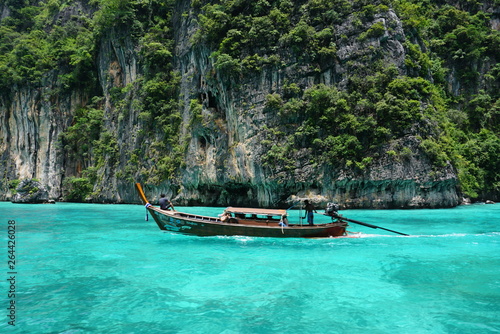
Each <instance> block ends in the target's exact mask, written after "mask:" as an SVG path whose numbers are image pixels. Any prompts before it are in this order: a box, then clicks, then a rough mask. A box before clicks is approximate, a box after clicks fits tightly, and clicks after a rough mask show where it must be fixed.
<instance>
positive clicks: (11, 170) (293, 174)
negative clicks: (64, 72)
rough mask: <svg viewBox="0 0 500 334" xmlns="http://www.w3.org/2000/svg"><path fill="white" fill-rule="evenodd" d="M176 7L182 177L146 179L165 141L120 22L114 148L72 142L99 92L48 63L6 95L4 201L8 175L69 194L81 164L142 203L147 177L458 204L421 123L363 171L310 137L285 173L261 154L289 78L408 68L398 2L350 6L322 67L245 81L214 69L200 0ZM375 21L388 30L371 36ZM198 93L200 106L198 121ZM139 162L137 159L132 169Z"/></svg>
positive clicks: (285, 199) (345, 202)
mask: <svg viewBox="0 0 500 334" xmlns="http://www.w3.org/2000/svg"><path fill="white" fill-rule="evenodd" d="M176 6H177V7H176V9H175V11H174V12H175V15H174V18H173V22H174V23H173V29H174V34H173V36H174V41H175V47H174V49H173V50H174V54H173V58H172V63H173V69H174V71H175V72H177V73H178V74H179V75H180V82H179V91H178V99H179V102H180V103H179V104H180V126H179V133H180V135H179V142H180V143H181V144H180V146H182V147H183V148H184V150H183V151H181V152H180V154H182V161H183V163H182V164H180V165H178V169H177V174H176V177H174V178H170V179H167V178H160V179H156V181H155V182H149V183H148V182H147V180H151V177H149V178H148V177H146V176H145V175H146V174H148V173H150V172H151V170H155V163H154V161H158V156H157V155H158V154H162V150H161V148H158V147H157V146H158V144H157V142H158V140H159V138H161V133H160V132H161V131H160V130H158V129H157V128H156V129H155V128H154V127H153V128H151V127H148V126H146V123H145V121H144V115H141V108H140V107H138V106H137V105H136V104H134V101H135V102H137V101H140V100H141V98H142V96H141V92H140V90H139V88H138V87H139V86H140V85H141V80H143V78H144V75H145V73H144V69H143V67H142V65H141V59H142V56H141V50H140V48H139V47H138V42H137V39H135V38H133V37H131V34H130V33H129V32H128V31H123V30H122V31H119V32H117V31H116V30H113V29H110V30H109V31H108V32H107V33H105V34H103V35H102V37H101V39H100V42H99V43H98V50H97V52H96V54H97V58H96V62H95V69H96V73H97V74H98V78H99V86H100V87H99V88H100V90H101V91H102V94H103V96H104V99H103V102H102V105H101V107H102V109H103V110H104V116H103V125H102V130H103V132H104V131H105V132H107V133H108V134H109V135H110V137H109V138H111V139H112V140H115V146H114V148H115V152H111V153H109V152H108V153H105V154H103V155H102V159H101V160H100V162H99V163H96V159H94V160H92V159H90V160H87V162H86V164H87V165H85V164H83V165H82V163H81V161H82V160H81V159H74V158H71V157H70V156H69V155H68V154H67V153H65V152H64V150H62V148H61V143H60V135H61V133H63V132H64V131H66V130H67V129H68V127H69V126H71V125H72V124H73V123H74V117H75V110H76V109H77V108H80V107H85V106H87V105H88V104H89V103H90V96H88V93H85V90H83V89H82V90H73V91H71V92H69V93H62V94H58V93H57V91H58V88H60V86H61V82H59V81H58V79H57V74H58V72H57V70H54V71H51V72H49V73H47V74H46V75H45V76H44V80H43V84H42V85H41V86H39V87H33V86H31V85H27V86H22V87H21V86H13V87H11V91H10V92H9V93H8V94H3V95H2V96H1V100H0V115H1V118H2V122H1V123H0V137H1V145H0V154H1V159H2V162H3V163H2V167H0V172H1V173H2V177H3V180H4V185H3V190H2V196H3V197H2V198H3V199H6V198H7V197H8V191H7V181H8V180H13V179H25V178H37V179H39V180H40V181H41V182H42V183H43V184H45V185H47V187H48V190H49V196H50V197H51V198H55V199H59V198H61V196H63V183H64V182H63V181H64V179H65V178H68V177H71V176H76V177H80V176H82V174H81V173H82V170H84V169H85V168H88V167H91V166H92V165H93V166H94V167H96V168H95V169H94V177H93V178H92V180H94V182H93V183H92V186H93V193H92V194H91V195H90V197H89V198H90V199H91V200H93V201H96V202H119V203H138V202H139V201H138V198H137V196H136V194H135V191H134V188H133V182H134V180H137V181H142V182H146V183H148V184H147V185H146V192H148V194H149V195H150V196H151V197H152V199H153V200H155V197H157V196H158V194H159V193H160V192H166V193H167V195H168V196H169V197H171V198H173V201H174V203H177V204H185V205H194V204H196V205H221V206H222V205H228V204H230V205H241V206H243V205H245V206H247V205H248V206H273V207H275V206H281V207H283V206H287V205H288V204H289V203H293V202H294V201H296V200H300V199H304V198H312V199H313V200H314V201H316V202H317V203H322V204H325V203H326V202H329V201H335V202H338V203H340V204H341V206H343V207H352V208H354V207H356V208H422V207H451V206H455V205H457V204H459V203H460V200H461V199H460V198H459V191H458V188H457V182H458V181H457V175H456V172H455V170H454V168H453V166H452V165H451V164H450V163H447V164H446V165H444V167H442V168H439V170H437V169H436V168H435V166H434V163H433V162H432V160H431V159H430V157H428V155H427V154H426V153H425V152H424V151H423V149H422V148H421V146H420V142H421V139H420V138H419V137H418V135H416V134H414V133H409V134H407V135H405V136H402V137H401V138H398V139H396V140H393V141H391V142H390V143H388V144H387V145H385V146H384V147H379V148H378V150H374V151H372V152H371V155H372V157H373V160H372V161H371V163H370V164H369V166H368V167H366V168H363V169H362V170H360V169H359V168H358V169H356V168H353V167H349V166H347V165H345V164H339V165H335V164H332V163H323V164H318V163H313V162H311V161H310V155H311V150H312V149H311V148H307V147H305V148H302V149H301V150H298V151H296V152H294V153H293V160H294V161H293V164H294V168H293V170H291V171H290V170H288V171H287V172H286V173H285V172H283V171H282V170H281V169H279V168H273V167H271V166H270V165H269V164H267V165H266V164H264V163H263V159H262V157H263V155H265V154H266V152H267V151H268V150H269V148H268V147H267V146H266V145H263V144H262V142H263V141H264V140H265V139H266V136H265V129H266V128H267V127H268V126H270V125H272V124H278V123H280V122H281V119H280V117H281V116H280V115H279V113H278V112H273V111H269V110H268V109H267V108H266V97H267V96H268V95H269V94H275V93H277V94H283V86H284V85H285V84H286V83H287V82H294V83H296V84H297V85H298V86H300V87H304V89H305V88H307V87H312V86H313V85H316V84H325V85H327V86H335V87H337V88H338V89H341V90H342V89H345V88H346V86H347V84H348V81H349V72H350V70H351V69H352V67H353V64H355V63H357V62H361V63H362V62H364V61H366V59H368V58H372V57H377V58H378V59H379V61H381V62H386V63H391V64H394V65H395V66H396V67H397V68H398V69H399V71H400V73H402V74H405V72H406V71H407V68H406V66H405V56H406V55H407V52H408V50H407V48H406V47H405V46H404V41H405V40H407V39H408V38H409V37H408V36H407V35H406V33H405V31H404V29H403V26H402V23H401V20H400V19H399V17H398V16H397V15H396V13H395V12H394V11H393V10H387V11H383V12H381V13H377V14H376V15H374V16H373V18H372V19H371V20H369V21H366V22H364V23H363V24H360V23H359V22H354V21H356V15H355V14H352V15H350V16H348V18H347V20H345V21H344V22H343V23H342V24H340V25H339V26H337V30H336V32H335V36H336V38H337V45H336V56H335V57H333V58H331V59H330V60H329V62H327V63H326V65H323V66H322V67H321V70H320V71H317V70H314V69H312V68H311V67H308V66H305V65H304V64H303V63H300V62H295V63H294V62H290V63H289V64H288V65H287V66H267V67H264V68H262V69H261V70H260V71H257V72H254V73H252V74H251V75H248V76H246V77H240V78H238V79H237V80H236V79H234V78H228V77H227V76H225V74H223V73H221V72H220V71H219V70H218V69H217V68H216V66H215V64H214V62H215V59H214V57H213V56H212V53H213V52H214V51H215V50H214V49H212V48H211V47H210V46H209V45H208V44H205V43H195V42H193V41H194V38H193V37H194V35H195V33H196V32H197V31H198V30H199V25H198V21H197V14H198V12H197V11H195V10H193V8H191V6H190V2H189V1H178V2H177V4H176ZM4 13H5V11H4ZM374 25H376V26H377V27H381V28H382V33H380V34H377V35H376V36H374V37H370V36H368V37H366V36H364V37H363V36H361V35H362V34H363V33H365V32H366V31H367V30H368V29H369V28H370V27H372V26H374ZM117 88H118V89H120V90H121V91H122V95H120V96H121V97H120V98H119V99H118V100H117V99H116V97H113V90H116V89H117ZM125 88H127V90H126V91H125V90H124V89H125ZM193 101H196V102H197V105H198V106H201V108H200V109H199V115H197V118H196V121H193V107H192V104H193ZM119 104H120V106H118V105H119ZM278 144H279V143H278ZM155 145H156V146H155ZM152 146H155V149H152V148H151V147H152ZM395 146H398V149H399V150H400V151H401V149H402V148H407V149H408V150H407V151H406V152H407V154H406V155H404V156H401V155H397V156H396V155H391V154H387V153H386V152H389V151H392V149H393V148H394V147H395ZM133 152H138V154H135V155H134V154H133ZM94 153H95V151H94ZM170 153H171V152H170ZM134 159H136V160H137V161H136V160H134ZM155 159H156V160H155ZM133 160H134V162H133V163H132V161H133ZM130 166H135V167H134V169H132V170H130Z"/></svg>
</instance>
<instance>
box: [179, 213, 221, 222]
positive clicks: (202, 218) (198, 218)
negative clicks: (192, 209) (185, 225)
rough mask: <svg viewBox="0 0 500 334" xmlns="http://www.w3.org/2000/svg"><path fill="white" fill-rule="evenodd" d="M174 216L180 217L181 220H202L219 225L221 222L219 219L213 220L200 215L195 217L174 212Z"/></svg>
mask: <svg viewBox="0 0 500 334" xmlns="http://www.w3.org/2000/svg"><path fill="white" fill-rule="evenodd" d="M175 215H177V216H180V217H182V218H186V219H196V220H202V221H208V222H217V223H221V220H220V219H219V218H215V217H209V216H200V215H195V214H191V213H185V212H175Z"/></svg>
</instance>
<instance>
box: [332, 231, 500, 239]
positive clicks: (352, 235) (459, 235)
mask: <svg viewBox="0 0 500 334" xmlns="http://www.w3.org/2000/svg"><path fill="white" fill-rule="evenodd" d="M471 236H474V237H480V236H491V237H498V236H500V232H485V233H445V234H414V235H408V236H401V235H385V234H367V233H362V232H350V233H349V235H348V236H345V237H340V238H463V237H471Z"/></svg>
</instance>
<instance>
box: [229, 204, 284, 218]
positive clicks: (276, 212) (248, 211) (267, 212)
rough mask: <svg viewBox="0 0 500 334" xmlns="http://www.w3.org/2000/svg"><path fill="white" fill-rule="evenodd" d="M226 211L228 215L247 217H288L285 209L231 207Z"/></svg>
mask: <svg viewBox="0 0 500 334" xmlns="http://www.w3.org/2000/svg"><path fill="white" fill-rule="evenodd" d="M224 211H225V212H228V213H240V214H245V215H264V216H286V210H283V209H255V208H234V207H232V206H230V207H228V208H226V210H224Z"/></svg>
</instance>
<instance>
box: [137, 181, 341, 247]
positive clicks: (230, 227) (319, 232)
mask: <svg viewBox="0 0 500 334" xmlns="http://www.w3.org/2000/svg"><path fill="white" fill-rule="evenodd" d="M135 187H136V189H137V192H138V193H139V197H140V198H141V200H142V202H143V204H144V205H145V206H146V210H147V212H148V213H149V214H151V216H152V217H153V219H154V220H155V222H156V224H157V225H158V227H159V228H160V229H161V230H164V231H170V232H177V233H182V234H190V235H196V236H219V235H220V236H252V237H272V238H321V237H339V236H343V235H346V227H347V222H345V221H344V220H342V219H340V218H338V219H337V218H334V217H333V216H332V221H331V222H329V223H326V224H316V225H302V224H290V223H289V222H288V218H287V210H280V209H257V208H235V207H228V208H226V209H225V210H224V212H223V213H222V214H221V215H220V216H219V217H208V216H202V215H196V214H191V213H184V212H179V211H176V210H175V209H173V210H162V209H160V208H159V207H156V206H154V205H151V203H149V201H148V199H147V198H146V195H145V194H144V191H143V189H142V186H141V184H140V183H136V184H135Z"/></svg>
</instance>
